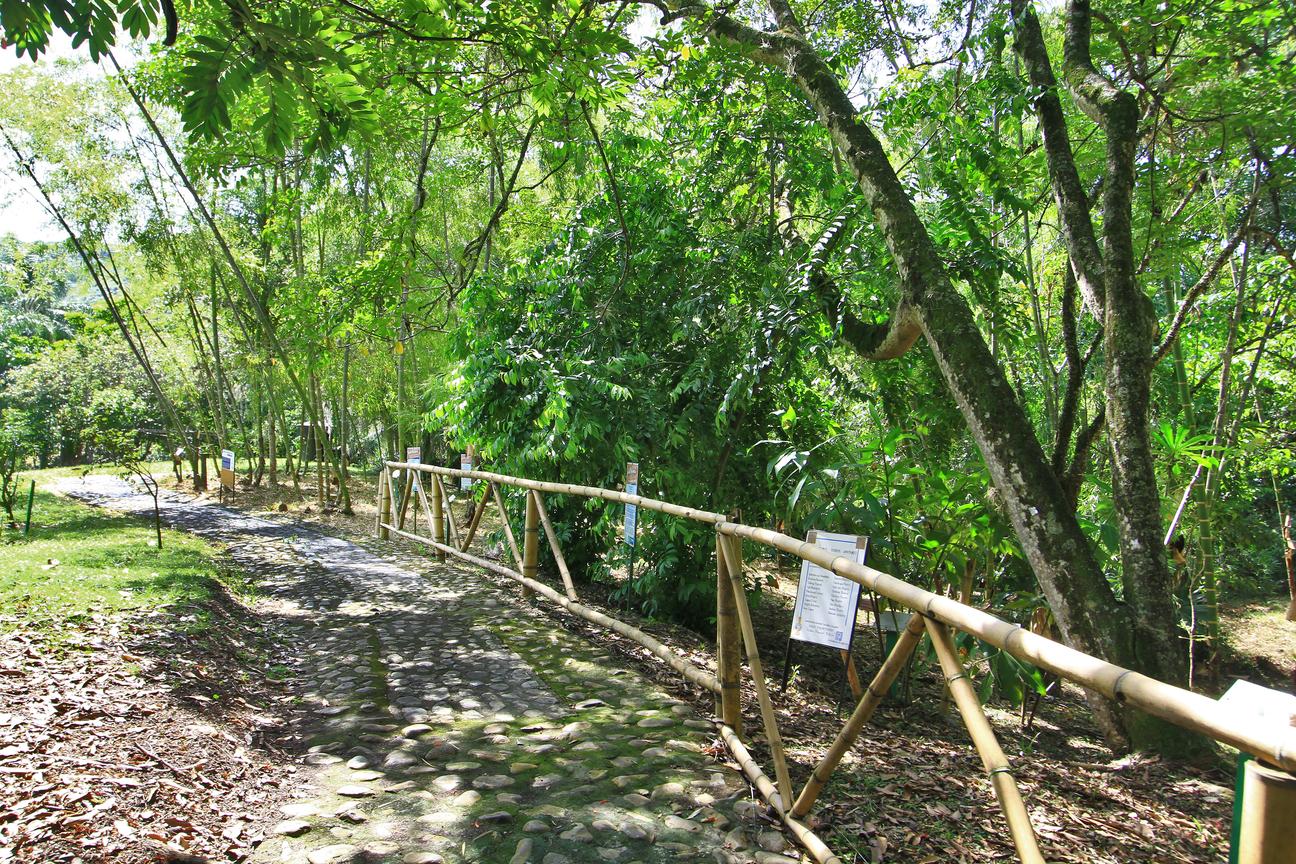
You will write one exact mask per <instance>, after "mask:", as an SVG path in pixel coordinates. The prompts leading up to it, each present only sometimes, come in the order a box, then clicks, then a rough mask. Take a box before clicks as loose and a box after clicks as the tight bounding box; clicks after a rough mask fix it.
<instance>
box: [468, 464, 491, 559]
mask: <svg viewBox="0 0 1296 864" xmlns="http://www.w3.org/2000/svg"><path fill="white" fill-rule="evenodd" d="M493 488H495V484H494V483H491V482H489V481H488V482H487V483H486V487H485V488H484V489H482V497H481V501H480V502H478V504H477V509H476V510H473V515H472V521H470V522H469V523H468V533H467V534H466V535H465V536H464V539H463V543H461V544H459V551H460V552H467V551H468V547H469V546H471V545H472V541H473V538H474V537H476V536H477V526H478V525H480V524H481V518H482V515H483V514H484V513H485V512H486V499H487V498H489V497H490V494H491V489H493Z"/></svg>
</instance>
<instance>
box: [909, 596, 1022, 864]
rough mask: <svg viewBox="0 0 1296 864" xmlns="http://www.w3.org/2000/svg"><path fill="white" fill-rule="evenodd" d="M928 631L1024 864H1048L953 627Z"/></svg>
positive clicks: (935, 625) (932, 626)
mask: <svg viewBox="0 0 1296 864" xmlns="http://www.w3.org/2000/svg"><path fill="white" fill-rule="evenodd" d="M927 630H928V632H929V633H931V637H932V645H934V646H935V647H936V656H937V657H939V658H940V664H941V671H942V672H944V673H945V680H946V682H947V683H948V684H949V688H950V692H951V693H953V694H954V702H955V704H956V705H958V709H959V713H960V714H962V715H963V722H964V723H965V724H966V725H967V730H968V734H969V735H971V736H972V743H973V744H975V745H976V749H977V753H979V754H980V755H981V762H982V764H984V765H985V769H986V773H987V774H989V775H990V782H991V784H993V786H994V790H995V796H996V797H997V798H998V799H999V806H1000V807H1001V808H1002V809H1003V813H1004V818H1005V819H1006V820H1008V830H1009V831H1010V832H1011V833H1012V838H1013V845H1014V846H1015V847H1017V855H1018V856H1019V857H1020V858H1021V860H1022V864H1044V856H1043V855H1041V854H1040V851H1039V845H1038V844H1037V843H1036V840H1035V829H1034V827H1033V826H1032V825H1031V821H1030V814H1029V813H1027V812H1026V802H1025V801H1023V800H1022V797H1021V791H1020V790H1018V788H1017V781H1016V780H1015V779H1013V776H1012V773H1011V771H1012V766H1011V765H1009V764H1008V757H1007V756H1005V755H1004V752H1003V750H1002V749H1001V748H1000V747H999V742H998V740H996V739H995V734H994V729H993V728H991V726H990V721H989V720H987V719H986V715H985V711H984V710H982V708H981V699H980V698H979V697H978V696H977V694H976V691H975V690H973V689H972V682H971V681H969V680H968V677H967V673H966V672H964V671H963V664H962V663H960V662H959V659H958V649H957V648H955V647H954V640H953V639H952V638H951V637H950V631H949V628H948V627H946V626H945V625H944V624H942V623H940V622H939V621H935V620H929V621H928V622H927Z"/></svg>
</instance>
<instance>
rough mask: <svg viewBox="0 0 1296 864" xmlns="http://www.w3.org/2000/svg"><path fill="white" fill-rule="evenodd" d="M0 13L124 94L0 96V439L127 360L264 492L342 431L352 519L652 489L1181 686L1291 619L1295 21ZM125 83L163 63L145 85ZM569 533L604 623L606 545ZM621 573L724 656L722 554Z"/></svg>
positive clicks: (395, 5)
mask: <svg viewBox="0 0 1296 864" xmlns="http://www.w3.org/2000/svg"><path fill="white" fill-rule="evenodd" d="M11 7H13V8H11ZM18 7H21V8H18ZM168 10H171V11H173V12H174V11H178V12H179V16H178V25H177V27H176V28H175V34H174V36H175V38H174V42H175V44H174V46H171V47H167V46H165V45H162V44H159V43H158V40H157V39H156V33H157V28H158V25H159V21H163V20H164V19H165V18H166V17H167V12H168ZM0 11H2V12H3V15H2V16H0V26H3V28H4V30H5V34H6V39H7V41H8V42H9V43H10V44H12V45H13V46H14V47H15V49H16V50H17V51H18V52H19V53H20V54H21V55H24V56H28V55H30V56H36V55H39V54H40V53H42V52H43V51H44V50H45V47H46V46H47V45H48V43H49V37H50V33H51V32H52V30H53V29H55V28H57V29H61V30H63V31H65V32H67V33H69V34H72V35H73V37H74V41H76V42H77V43H78V44H79V43H81V42H84V43H86V44H88V47H89V53H90V55H91V57H92V58H94V59H100V58H102V59H103V61H104V62H105V63H106V64H107V65H106V66H105V67H104V70H105V74H102V75H96V74H91V70H90V69H88V68H87V67H84V66H76V65H72V66H68V67H65V68H64V69H63V70H62V74H55V73H52V72H50V71H48V70H45V69H42V68H40V67H35V68H23V69H19V70H16V71H14V72H12V73H9V74H8V75H6V76H4V78H3V79H2V80H0V89H2V90H3V100H2V104H0V127H2V129H3V132H4V138H5V143H6V146H7V148H8V150H9V155H10V157H11V158H10V163H9V168H8V170H9V171H10V172H11V173H13V174H15V175H17V176H19V177H21V178H22V179H23V180H24V182H26V183H28V184H29V185H31V186H32V188H33V189H35V190H37V194H38V195H40V196H42V200H44V201H45V202H46V204H47V206H48V208H49V210H50V212H51V215H52V216H54V217H55V218H56V219H57V220H58V223H59V224H60V225H61V226H62V228H63V229H64V230H65V231H66V233H67V234H68V236H69V247H68V249H67V250H64V251H63V252H61V253H59V254H55V253H54V251H53V250H51V249H49V248H48V247H35V246H24V245H22V244H17V243H13V242H10V243H9V244H8V245H6V246H5V247H4V250H5V251H3V253H0V261H2V262H3V266H4V268H5V270H4V279H5V281H4V286H5V291H7V292H8V293H6V294H5V295H4V296H5V300H4V302H5V306H4V312H3V314H4V315H5V316H7V317H6V318H5V319H4V321H5V324H4V331H3V332H4V334H5V337H4V338H5V339H6V340H8V341H6V343H5V344H6V346H7V347H6V348H5V351H4V353H3V355H0V356H2V357H3V359H4V363H5V364H6V370H7V371H5V375H6V379H5V380H6V386H5V393H6V395H5V397H4V406H5V407H4V410H5V411H6V412H23V411H26V412H30V411H32V410H37V409H35V408H34V406H37V405H43V404H46V403H48V401H49V399H50V398H51V396H50V393H51V392H52V391H54V390H58V389H60V388H62V389H64V390H66V389H67V386H66V385H59V384H55V383H53V382H52V377H57V376H56V375H55V373H56V372H58V370H60V369H64V368H65V367H66V365H67V358H69V357H71V356H73V355H74V354H77V355H78V356H81V357H86V356H90V355H91V354H92V353H93V352H97V351H104V352H108V351H116V352H118V354H119V355H121V357H124V358H128V359H129V360H131V361H133V363H121V364H118V368H122V367H125V366H129V367H130V368H131V369H132V370H133V371H131V372H129V373H126V372H124V371H123V372H122V373H120V376H119V383H113V384H111V385H107V384H98V383H96V384H94V385H93V386H94V387H95V388H108V387H110V386H111V387H117V388H121V387H126V388H128V389H129V392H130V394H131V399H132V400H134V401H132V403H131V404H136V403H138V404H139V405H141V406H144V407H143V408H142V409H141V410H142V411H143V412H144V414H146V415H147V417H148V419H147V423H148V424H151V425H155V426H157V427H159V428H161V427H166V428H170V429H171V430H173V432H174V434H175V436H176V437H177V438H178V437H179V436H180V435H181V434H182V432H183V430H193V429H206V430H211V434H212V435H214V436H215V437H216V438H218V439H219V441H220V442H222V443H225V442H237V443H238V446H239V448H240V449H241V450H242V451H243V452H244V453H252V454H257V457H258V464H259V465H260V466H261V467H260V468H259V469H258V470H256V472H255V479H256V481H257V482H261V480H262V472H263V471H265V470H267V469H268V470H269V472H270V482H276V479H277V471H278V461H279V459H280V458H282V456H283V455H286V454H289V453H291V452H294V451H289V450H286V449H285V448H286V447H288V446H295V445H296V444H298V443H301V442H302V440H303V436H304V435H305V434H306V433H303V431H302V430H303V429H309V428H313V429H316V430H321V431H320V432H319V433H316V434H323V435H325V437H326V440H328V441H329V446H328V447H327V448H326V449H327V452H328V453H330V454H334V455H331V456H329V457H328V458H330V459H332V460H333V461H334V463H335V464H334V466H333V469H332V470H333V471H334V473H336V474H337V476H338V478H339V480H340V484H339V485H340V488H339V493H338V494H339V500H338V504H339V506H343V507H346V506H349V498H348V494H349V492H348V487H347V484H346V477H347V473H348V463H355V464H356V465H361V464H363V465H365V466H367V467H373V466H374V465H375V464H376V462H377V460H379V459H380V458H382V457H383V456H388V457H390V456H395V455H396V454H398V453H401V452H403V448H404V447H405V446H406V445H407V444H409V443H419V442H422V443H423V445H424V446H425V447H427V448H429V450H430V451H433V452H434V453H435V454H436V458H438V459H443V460H449V459H450V458H451V457H452V455H453V454H454V453H457V452H459V451H461V450H465V449H467V448H469V447H471V448H473V449H474V450H475V451H476V452H477V453H479V454H480V456H481V458H483V459H485V460H487V461H488V462H490V463H491V464H493V465H496V466H499V467H500V468H501V469H505V470H508V471H512V472H516V473H520V474H526V475H528V476H535V477H541V478H544V479H560V478H561V479H563V480H568V481H572V482H583V483H591V484H598V485H610V484H614V483H616V482H619V479H620V478H621V474H622V472H623V470H624V463H625V462H627V461H637V462H639V463H640V465H641V471H642V478H643V479H642V480H641V490H643V491H645V492H646V493H647V494H650V495H654V496H656V497H662V498H666V499H669V500H672V501H676V502H678V503H681V504H687V505H690V506H698V507H707V508H709V509H713V510H722V509H727V508H738V509H741V510H742V511H743V513H744V516H745V519H746V521H749V522H755V523H761V522H764V523H766V524H771V525H782V526H784V528H785V530H787V531H788V532H789V533H795V532H801V531H805V530H808V529H811V528H817V529H825V530H842V531H849V532H852V533H867V534H870V535H872V536H873V537H874V538H875V540H876V547H875V548H876V549H877V550H878V552H879V555H880V556H881V558H882V559H885V561H886V562H887V566H888V567H890V568H892V569H893V570H894V572H896V573H897V574H898V575H902V576H904V577H905V578H908V579H911V580H914V581H919V582H922V583H924V584H926V585H928V586H931V587H936V586H954V587H955V588H958V587H960V586H962V585H964V584H965V583H967V584H972V585H975V589H974V590H975V591H976V592H977V595H978V596H981V597H983V598H984V603H985V605H987V606H989V607H991V608H995V609H998V610H1001V611H1004V612H1005V614H1023V615H1029V611H1030V609H1031V608H1033V607H1034V606H1036V605H1040V604H1047V606H1048V607H1049V608H1050V609H1051V610H1052V614H1053V615H1054V616H1055V618H1056V620H1057V622H1058V625H1059V627H1060V629H1061V632H1062V634H1063V637H1064V638H1065V639H1066V640H1067V641H1068V642H1069V643H1070V644H1072V645H1073V646H1075V647H1078V648H1081V649H1083V650H1086V651H1089V652H1091V653H1094V654H1096V655H1098V656H1101V657H1104V658H1106V659H1109V660H1112V661H1113V662H1117V663H1121V664H1123V665H1127V666H1130V667H1132V668H1136V669H1139V670H1141V671H1145V672H1147V673H1149V674H1152V675H1155V676H1157V677H1159V678H1162V679H1163V680H1167V681H1170V682H1172V683H1178V684H1186V683H1188V674H1189V673H1188V656H1189V654H1188V651H1189V649H1188V648H1186V647H1185V645H1184V642H1183V638H1182V634H1183V631H1184V627H1185V626H1191V623H1190V622H1193V621H1196V620H1197V619H1198V618H1201V619H1203V620H1204V621H1206V622H1207V623H1206V625H1205V626H1206V629H1207V633H1206V637H1207V639H1208V640H1209V641H1210V642H1211V644H1214V645H1217V644H1218V638H1219V634H1218V631H1217V629H1213V628H1214V627H1215V626H1216V625H1214V624H1213V623H1212V622H1215V621H1217V616H1216V612H1215V609H1216V607H1217V603H1218V590H1219V588H1220V586H1221V584H1222V585H1223V587H1224V588H1225V590H1231V591H1245V590H1258V589H1262V588H1263V587H1264V586H1265V585H1273V584H1276V583H1275V581H1274V580H1276V579H1277V578H1278V577H1279V576H1280V575H1281V574H1280V572H1279V569H1278V568H1279V560H1278V555H1279V553H1278V548H1279V546H1278V539H1277V536H1278V535H1277V532H1278V530H1279V522H1280V521H1281V517H1282V516H1284V515H1285V513H1286V507H1287V502H1288V499H1289V497H1290V489H1289V481H1288V477H1289V476H1290V470H1291V467H1292V459H1291V451H1290V449H1289V448H1290V446H1291V440H1290V429H1291V428H1292V425H1291V423H1290V417H1289V411H1290V409H1289V407H1288V406H1289V405H1290V404H1292V403H1291V399H1290V396H1291V395H1292V394H1291V387H1292V381H1291V376H1292V367H1291V361H1290V357H1291V356H1292V353H1293V352H1292V350H1291V348H1292V346H1291V344H1290V342H1291V339H1292V334H1291V333H1290V332H1289V330H1290V322H1291V315H1292V313H1293V310H1292V308H1291V303H1290V297H1291V296H1292V291H1291V288H1292V287H1293V267H1296V261H1293V258H1292V249H1293V244H1294V243H1296V232H1294V230H1293V226H1292V224H1291V218H1290V217H1291V215H1292V200H1293V189H1292V184H1291V180H1292V177H1293V169H1294V167H1296V166H1294V165H1293V152H1292V144H1291V140H1290V130H1291V128H1292V123H1293V117H1296V110H1293V109H1294V106H1293V104H1292V100H1293V98H1294V96H1293V94H1296V80H1294V77H1293V60H1294V59H1296V7H1293V6H1292V5H1291V4H1290V3H1287V2H1284V0H1229V2H1225V3H1208V4H1203V3H1199V2H1166V3H1159V4H1149V3H1143V2H1132V0H1113V2H1109V3H1104V4H1102V5H1101V6H1098V5H1093V4H1091V3H1090V2H1089V0H1070V2H1069V3H1068V4H1066V5H1065V7H1055V8H1052V9H1050V10H1047V11H1044V10H1037V9H1036V8H1035V7H1034V6H1033V4H1031V3H1030V2H1028V0H1009V2H991V3H978V2H976V0H973V2H970V3H966V4H961V3H942V4H906V3H904V2H901V0H867V2H864V3H843V2H837V0H829V2H822V3H814V4H811V3H799V2H789V0H769V2H768V4H767V5H766V4H760V3H752V2H748V3H737V4H731V5H727V6H723V7H718V6H717V7H711V6H708V5H705V4H700V3H697V4H695V3H689V4H687V5H683V4H673V3H671V4H665V3H654V2H648V3H642V4H630V3H601V2H595V0H564V2H553V0H537V2H531V0H503V2H490V3H474V2H470V0H413V2H411V0H400V2H368V3H354V2H349V0H346V2H339V3H323V4H305V3H297V2H281V3H275V4H250V3H245V2H243V0H236V2H221V3H205V2H197V3H193V4H190V5H186V4H180V5H179V6H177V7H174V8H173V7H171V6H170V4H166V3H164V4H156V3H152V2H149V0H141V2H128V3H123V4H116V5H114V4H104V3H99V2H85V3H73V2H60V3H53V2H51V3H45V4H16V5H15V4H4V5H3V7H0ZM118 28H120V29H118ZM122 36H129V37H131V38H133V39H137V40H143V39H148V38H150V37H152V38H153V40H154V41H153V43H152V44H150V45H148V46H146V47H145V46H142V45H141V44H140V43H139V42H137V43H135V46H134V48H133V49H128V50H139V51H142V52H143V54H144V57H143V59H141V60H140V62H139V63H138V64H135V65H131V66H128V67H123V66H119V65H118V62H117V59H115V58H113V57H112V55H111V53H110V51H111V50H112V49H114V47H115V43H116V42H117V41H118V39H119V38H120V37H122ZM162 41H164V42H165V41H168V40H167V39H163V40H162ZM116 50H119V51H120V50H122V49H121V48H116ZM123 69H125V71H123ZM72 285H75V286H76V287H75V290H73V289H72V288H71V287H69V286H72ZM88 292H93V293H92V294H91V293H88ZM73 295H75V296H77V297H79V298H82V299H81V300H80V301H78V302H82V303H83V304H84V303H88V302H90V299H91V298H97V299H98V304H99V306H98V309H97V311H94V312H93V313H90V314H89V316H88V317H87V318H86V319H85V320H86V321H87V322H90V321H93V322H94V326H90V324H88V323H87V324H86V325H83V326H82V325H78V326H69V324H68V322H69V320H70V307H66V304H65V305H64V306H60V304H64V301H65V299H66V298H67V297H69V296H73ZM60 310H65V311H62V312H61V314H60ZM77 314H81V313H77ZM32 340H35V341H34V342H33V341H32ZM8 346H13V347H8ZM60 358H61V359H60ZM105 362H106V361H105ZM128 379H129V381H130V383H129V384H127V383H126V382H127V380H128ZM96 392H100V391H99V390H96ZM41 400H46V402H42V401H41ZM87 404H89V403H87V402H85V401H84V400H78V399H72V400H71V405H70V406H69V407H68V410H67V412H64V411H63V409H57V410H55V409H49V410H48V412H47V413H46V414H45V415H44V416H46V417H47V418H49V425H50V428H49V429H47V430H45V431H44V432H42V433H41V435H43V436H45V437H44V438H40V440H42V441H46V440H47V442H48V443H44V444H39V445H33V446H36V448H37V450H38V451H39V453H40V454H41V458H42V459H48V458H52V453H53V452H54V444H53V443H52V442H55V441H58V440H61V439H66V440H69V441H76V440H79V436H80V435H81V429H82V427H81V426H78V423H81V422H83V421H81V420H78V419H77V418H76V416H75V415H76V413H77V412H78V411H84V408H85V406H86V405H87ZM142 416H143V415H141V417H142ZM138 422H139V423H141V424H142V423H144V422H145V421H144V420H143V419H140V420H139V421H138ZM325 430H327V431H325ZM185 434H187V433H185ZM37 437H38V438H39V437H40V436H37ZM335 445H337V446H336V449H335ZM63 446H64V445H60V447H63ZM66 446H70V447H72V448H73V449H74V450H75V446H74V445H66ZM41 448H44V449H41ZM61 452H63V451H61ZM303 452H304V451H303ZM63 456H64V457H67V453H66V452H63ZM297 456H298V462H297V465H296V469H295V470H296V471H297V472H299V471H300V468H301V465H300V454H297ZM425 458H427V457H425ZM293 476H294V481H295V482H296V478H297V476H298V475H297V473H294V475H293ZM319 485H320V487H321V490H322V489H323V488H325V487H326V486H327V483H322V484H319ZM321 494H322V491H321ZM554 517H555V521H556V522H558V523H559V527H560V529H561V531H562V532H564V536H565V537H566V538H567V541H568V543H569V544H570V545H571V547H572V549H573V550H575V551H573V553H572V557H573V560H574V561H576V562H578V563H579V564H580V565H581V567H582V568H583V570H584V572H586V573H588V574H589V575H590V576H591V577H592V578H608V574H609V573H610V572H611V571H612V570H613V569H615V567H616V566H617V564H618V559H617V556H618V555H621V554H623V553H621V552H616V551H610V550H613V549H614V544H613V543H612V535H613V534H614V533H615V526H614V525H613V523H614V521H615V519H616V516H615V514H613V513H611V512H610V511H606V510H603V509H601V508H600V509H594V510H591V509H588V507H586V506H585V505H581V504H578V503H576V502H570V503H566V504H563V505H561V506H559V507H557V508H556V510H555V513H554ZM1185 539H1186V540H1187V543H1186V544H1185V543H1184V540H1185ZM1167 550H1170V551H1169V552H1168V551H1167ZM1182 550H1187V551H1186V553H1183V554H1181V551H1182ZM638 554H639V555H640V556H641V566H642V567H643V568H646V569H645V571H644V572H645V573H646V574H647V576H646V577H645V578H644V579H641V580H639V581H638V582H637V583H636V584H635V586H634V587H633V588H631V587H630V586H626V587H624V589H623V590H624V591H626V592H632V593H633V600H634V602H636V603H638V604H639V605H640V606H641V608H642V609H643V610H644V611H646V612H649V613H651V614H659V615H669V616H674V617H677V618H680V619H684V620H687V621H689V622H690V623H693V624H695V625H698V626H706V625H707V623H708V620H709V619H710V617H711V615H712V612H711V610H713V609H714V597H713V594H712V593H710V592H713V591H714V585H713V583H712V581H711V580H709V578H708V577H707V576H706V574H707V572H708V568H709V567H710V566H711V564H710V563H709V556H711V555H713V554H714V547H713V545H711V546H709V545H708V543H707V539H706V538H705V537H703V536H701V535H700V534H698V533H697V532H696V530H695V529H692V528H689V527H688V526H684V525H679V524H675V523H674V522H672V521H669V520H663V521H659V522H654V521H652V520H649V522H648V524H647V525H646V526H645V541H644V543H643V545H642V548H641V549H640V550H639V553H638ZM1093 708H1094V710H1095V712H1096V716H1097V717H1098V719H1099V722H1100V723H1101V724H1102V726H1103V728H1104V729H1105V731H1106V732H1107V733H1108V735H1109V737H1110V738H1111V740H1112V741H1113V742H1115V743H1122V742H1123V743H1127V744H1128V743H1133V744H1135V745H1139V746H1144V745H1153V746H1160V747H1163V748H1164V749H1166V750H1167V751H1168V752H1183V750H1184V749H1185V748H1187V747H1190V746H1191V744H1190V742H1188V741H1187V740H1186V739H1183V738H1180V737H1178V736H1177V733H1175V732H1173V731H1172V730H1170V729H1168V728H1165V727H1163V726H1162V725H1161V724H1159V723H1155V722H1153V721H1151V720H1148V719H1146V718H1144V719H1142V720H1140V719H1138V718H1135V717H1132V716H1128V715H1127V714H1126V713H1125V712H1124V711H1123V709H1122V708H1121V707H1120V706H1118V705H1112V704H1106V703H1104V702H1102V701H1101V700H1099V699H1097V698H1096V697H1095V700H1094V702H1093Z"/></svg>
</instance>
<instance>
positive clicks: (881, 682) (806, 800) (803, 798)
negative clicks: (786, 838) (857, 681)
mask: <svg viewBox="0 0 1296 864" xmlns="http://www.w3.org/2000/svg"><path fill="white" fill-rule="evenodd" d="M924 624H925V622H924V619H923V617H922V616H921V615H915V616H913V617H912V618H910V619H909V626H908V627H906V628H905V629H904V630H903V631H902V632H901V633H900V638H899V640H898V641H897V642H896V644H895V647H894V648H892V649H891V653H890V654H888V655H887V658H886V662H885V663H883V664H882V668H881V669H879V670H878V673H877V675H876V676H874V678H873V681H872V682H871V683H870V684H869V686H868V690H866V691H865V692H864V698H863V699H862V700H861V701H860V703H859V704H858V705H856V706H855V711H854V712H853V713H852V714H851V716H850V719H849V720H847V721H846V725H845V726H843V727H842V730H841V731H840V732H838V733H837V739H836V740H835V741H833V743H832V746H831V747H829V748H828V752H827V753H825V754H824V757H823V758H822V759H820V760H819V764H818V765H816V766H815V769H814V771H813V772H812V773H811V774H810V779H809V780H807V781H806V785H805V788H804V789H802V790H801V795H800V796H799V797H798V798H797V800H796V804H794V805H793V806H792V812H791V813H790V814H788V815H790V816H791V817H792V818H794V819H800V818H801V817H802V816H804V815H806V814H807V813H809V812H810V808H811V807H812V806H814V803H815V800H816V799H818V797H819V793H820V792H822V791H823V787H824V786H825V785H827V783H828V779H829V778H830V777H831V776H832V772H833V771H834V770H835V769H836V768H837V763H839V762H841V759H842V757H843V756H845V755H846V751H847V750H849V749H850V748H851V745H852V744H854V743H855V739H856V738H857V737H859V734H860V732H861V731H862V730H863V729H864V726H865V724H867V723H868V721H869V720H870V719H872V717H873V712H874V711H876V710H877V707H878V705H880V704H882V699H883V697H884V696H886V693H887V691H888V690H889V689H891V684H892V682H894V681H895V679H896V676H898V675H899V674H900V670H901V669H903V668H904V665H905V663H907V662H908V660H909V655H910V654H912V653H913V650H914V646H916V645H917V644H918V640H919V639H920V638H922V633H923V627H924Z"/></svg>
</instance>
